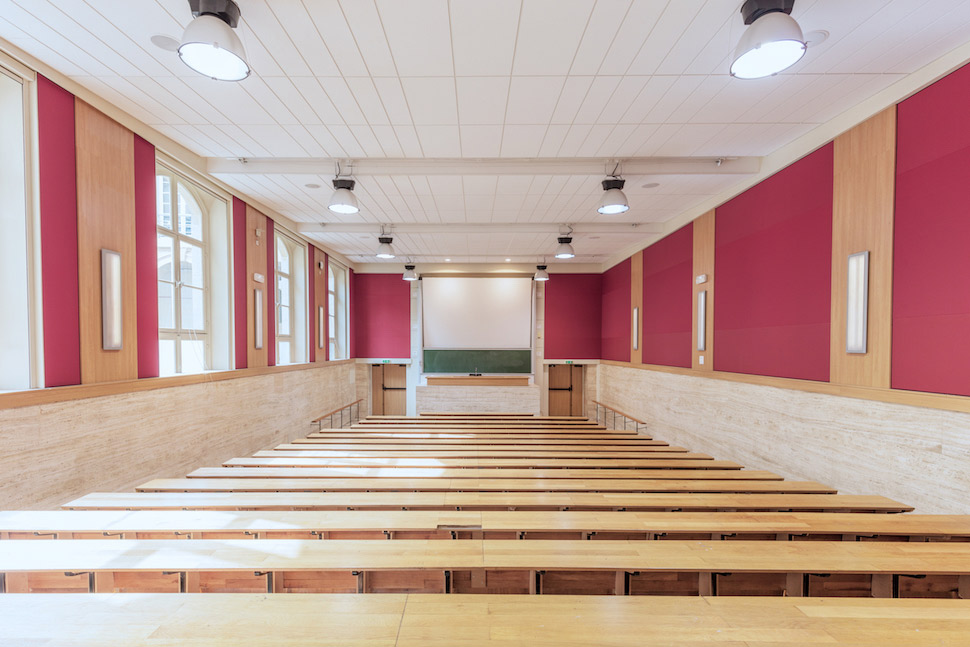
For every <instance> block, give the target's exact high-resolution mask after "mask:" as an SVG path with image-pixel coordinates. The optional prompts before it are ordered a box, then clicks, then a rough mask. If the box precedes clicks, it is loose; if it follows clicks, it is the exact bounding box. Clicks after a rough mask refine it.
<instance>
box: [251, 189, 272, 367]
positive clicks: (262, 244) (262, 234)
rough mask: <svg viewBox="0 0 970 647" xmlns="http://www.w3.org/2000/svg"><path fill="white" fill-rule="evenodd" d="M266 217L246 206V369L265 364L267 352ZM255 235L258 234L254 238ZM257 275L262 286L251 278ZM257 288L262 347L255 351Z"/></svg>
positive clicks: (268, 336) (268, 285)
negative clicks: (259, 291) (260, 302)
mask: <svg viewBox="0 0 970 647" xmlns="http://www.w3.org/2000/svg"><path fill="white" fill-rule="evenodd" d="M266 220H267V218H266V216H264V215H263V214H262V213H260V212H259V211H257V210H256V209H253V208H252V207H251V206H249V205H246V321H247V322H249V323H248V325H247V326H246V358H247V363H248V365H249V368H258V367H261V366H267V365H268V358H267V350H268V349H269V345H270V343H271V342H270V335H269V311H270V308H269V304H270V299H269V292H270V291H271V290H272V286H271V285H270V284H268V283H267V281H268V280H269V279H268V277H267V274H266V246H268V245H270V244H271V242H270V240H269V237H268V234H267V232H266ZM257 232H258V235H257ZM256 274H260V275H262V277H263V282H262V283H257V282H256V280H255V278H254V276H255V275H256ZM256 289H260V290H262V291H263V347H262V348H256V325H255V320H254V316H255V315H254V313H255V307H256V305H255V301H256V297H255V293H254V291H255V290H256Z"/></svg>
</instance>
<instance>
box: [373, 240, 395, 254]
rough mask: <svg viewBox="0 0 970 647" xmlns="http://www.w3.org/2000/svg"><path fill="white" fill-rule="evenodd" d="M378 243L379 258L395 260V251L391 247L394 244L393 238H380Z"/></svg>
mask: <svg viewBox="0 0 970 647" xmlns="http://www.w3.org/2000/svg"><path fill="white" fill-rule="evenodd" d="M377 241H378V242H379V243H380V245H378V246H377V258H394V249H393V248H392V247H391V243H393V242H394V238H393V237H392V236H384V235H381V236H378V237H377Z"/></svg>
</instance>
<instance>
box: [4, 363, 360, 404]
mask: <svg viewBox="0 0 970 647" xmlns="http://www.w3.org/2000/svg"><path fill="white" fill-rule="evenodd" d="M353 363H354V360H352V359H340V360H335V361H332V362H317V363H315V364H290V365H287V366H262V367H257V368H243V369H237V370H234V371H214V372H211V373H197V374H194V375H173V376H171V377H154V378H146V379H141V380H123V381H120V382H104V383H101V384H82V385H77V386H62V387H55V388H50V389H36V390H32V391H15V392H11V393H0V410H4V409H17V408H19V407H30V406H35V405H40V404H51V403H54V402H69V401H71V400H85V399H87V398H100V397H103V396H107V395H124V394H126V393H140V392H142V391H154V390H156V389H170V388H173V387H180V386H188V385H191V384H203V383H206V382H223V381H225V380H236V379H240V378H246V377H255V376H258V375H271V374H275V373H290V372H292V371H307V370H312V369H319V368H324V367H330V366H339V365H340V364H353Z"/></svg>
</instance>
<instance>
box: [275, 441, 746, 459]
mask: <svg viewBox="0 0 970 647" xmlns="http://www.w3.org/2000/svg"><path fill="white" fill-rule="evenodd" d="M663 449H664V450H666V449H668V448H666V447H665V448H663ZM678 449H680V448H678ZM273 450H274V451H302V452H304V453H305V454H306V455H307V456H319V457H323V458H364V457H372V458H526V459H529V460H533V461H534V460H536V459H544V458H581V459H586V460H591V459H594V458H640V459H647V460H667V461H669V460H674V459H681V460H695V461H696V460H711V459H712V457H711V456H710V455H709V454H700V453H697V452H677V451H673V452H671V451H647V450H640V451H630V452H596V453H595V454H592V453H590V452H583V451H560V452H556V451H552V452H550V451H540V450H519V451H515V450H502V449H466V450H459V449H442V450H439V451H433V450H408V449H400V450H377V449H375V450H366V449H359V448H357V449H335V448H327V449H320V448H317V447H314V446H313V445H312V444H307V443H285V444H282V445H277V446H276V447H274V448H273ZM724 462H725V463H728V462H730V461H724ZM734 464H736V463H734Z"/></svg>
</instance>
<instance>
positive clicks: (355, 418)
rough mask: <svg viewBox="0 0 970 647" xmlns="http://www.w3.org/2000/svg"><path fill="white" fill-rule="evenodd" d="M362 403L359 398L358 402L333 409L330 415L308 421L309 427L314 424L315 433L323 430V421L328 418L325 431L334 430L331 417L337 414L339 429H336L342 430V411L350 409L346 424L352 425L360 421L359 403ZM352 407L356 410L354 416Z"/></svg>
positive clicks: (326, 414)
mask: <svg viewBox="0 0 970 647" xmlns="http://www.w3.org/2000/svg"><path fill="white" fill-rule="evenodd" d="M363 401H364V400H363V398H361V399H360V400H357V401H356V402H351V403H350V404H345V405H344V406H342V407H340V408H339V409H334V410H333V411H331V412H330V413H325V414H323V415H322V416H320V417H319V418H314V419H313V420H311V421H310V424H311V425H312V424H315V425H316V426H317V431H320V430H321V429H323V421H324V420H326V419H328V418H329V420H330V426H329V427H327V429H333V428H334V426H333V417H334V416H335V415H337V414H338V413H339V414H340V427H338V428H339V429H343V427H344V411H347V409H350V412H349V415H348V417H347V424H348V425H352V424H354V422H356V421H359V420H360V403H361V402H363ZM354 407H356V408H357V409H356V416H355V415H354Z"/></svg>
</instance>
